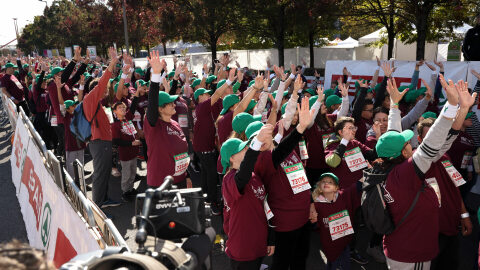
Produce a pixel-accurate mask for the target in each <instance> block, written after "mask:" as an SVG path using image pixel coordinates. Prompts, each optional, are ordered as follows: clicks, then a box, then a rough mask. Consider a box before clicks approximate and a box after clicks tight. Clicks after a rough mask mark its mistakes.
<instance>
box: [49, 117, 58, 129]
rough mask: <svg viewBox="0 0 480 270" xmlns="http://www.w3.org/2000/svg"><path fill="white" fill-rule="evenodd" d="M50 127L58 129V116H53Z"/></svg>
mask: <svg viewBox="0 0 480 270" xmlns="http://www.w3.org/2000/svg"><path fill="white" fill-rule="evenodd" d="M50 126H52V127H56V126H58V121H57V116H56V115H52V118H50Z"/></svg>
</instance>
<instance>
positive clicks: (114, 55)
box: [108, 47, 118, 64]
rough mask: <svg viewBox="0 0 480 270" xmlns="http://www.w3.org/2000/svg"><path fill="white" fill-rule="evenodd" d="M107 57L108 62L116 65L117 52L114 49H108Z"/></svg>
mask: <svg viewBox="0 0 480 270" xmlns="http://www.w3.org/2000/svg"><path fill="white" fill-rule="evenodd" d="M108 56H109V57H110V61H111V62H113V63H114V64H116V63H117V62H118V56H117V51H116V50H115V48H113V47H110V48H108Z"/></svg>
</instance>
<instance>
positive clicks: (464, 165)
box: [460, 151, 473, 169]
mask: <svg viewBox="0 0 480 270" xmlns="http://www.w3.org/2000/svg"><path fill="white" fill-rule="evenodd" d="M472 157H473V153H472V152H470V151H466V152H465V154H464V155H463V158H462V165H460V169H466V168H468V165H469V164H470V160H472Z"/></svg>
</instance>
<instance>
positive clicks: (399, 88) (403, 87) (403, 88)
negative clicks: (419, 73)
mask: <svg viewBox="0 0 480 270" xmlns="http://www.w3.org/2000/svg"><path fill="white" fill-rule="evenodd" d="M407 88H408V86H407V85H402V86H400V87H398V92H403V91H404V90H405V89H407ZM409 90H410V91H411V90H412V89H409ZM405 95H406V94H405Z"/></svg>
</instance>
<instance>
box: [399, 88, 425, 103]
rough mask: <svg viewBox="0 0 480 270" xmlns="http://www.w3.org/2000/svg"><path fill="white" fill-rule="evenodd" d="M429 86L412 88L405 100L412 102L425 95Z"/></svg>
mask: <svg viewBox="0 0 480 270" xmlns="http://www.w3.org/2000/svg"><path fill="white" fill-rule="evenodd" d="M426 91H427V88H425V87H421V88H419V89H414V90H410V91H408V92H407V93H406V94H405V97H404V98H405V102H407V103H412V102H415V101H416V100H417V98H418V97H420V96H422V95H425V92H426Z"/></svg>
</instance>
